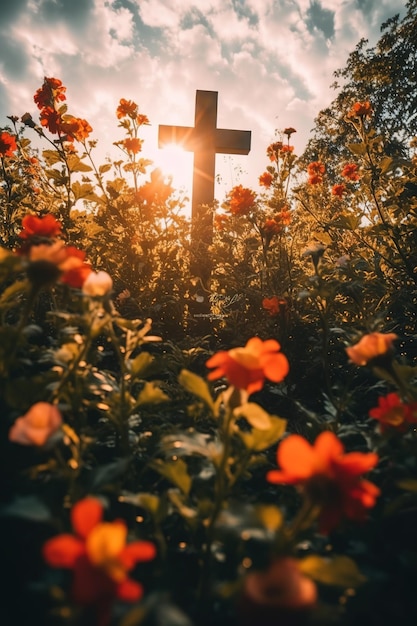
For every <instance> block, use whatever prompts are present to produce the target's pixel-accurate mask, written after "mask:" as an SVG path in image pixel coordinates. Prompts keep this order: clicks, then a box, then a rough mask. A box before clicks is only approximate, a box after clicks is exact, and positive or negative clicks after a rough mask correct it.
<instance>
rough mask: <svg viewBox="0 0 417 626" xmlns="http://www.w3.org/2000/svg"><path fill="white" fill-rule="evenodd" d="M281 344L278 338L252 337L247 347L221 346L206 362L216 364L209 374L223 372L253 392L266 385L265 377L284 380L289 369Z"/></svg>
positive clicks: (211, 376) (233, 382)
mask: <svg viewBox="0 0 417 626" xmlns="http://www.w3.org/2000/svg"><path fill="white" fill-rule="evenodd" d="M280 349H281V346H280V344H279V343H278V341H275V339H267V340H266V341H262V340H261V339H259V337H252V339H249V341H248V342H247V343H246V345H245V347H244V348H233V349H232V350H228V351H226V350H221V351H220V352H217V353H216V354H214V355H213V356H212V357H211V358H210V359H209V360H208V361H207V363H206V365H207V367H213V368H215V369H214V370H213V371H212V372H210V373H209V374H208V377H207V378H208V380H216V379H217V378H222V377H223V376H224V377H226V378H227V380H228V381H229V383H230V384H231V385H233V386H234V387H237V388H238V389H245V390H246V391H247V392H248V393H249V394H251V393H253V392H254V391H259V389H262V387H263V384H264V382H265V379H268V380H271V381H273V382H275V383H279V382H281V381H282V380H283V379H284V378H285V376H286V375H287V374H288V372H289V364H288V360H287V357H286V356H285V355H284V354H282V353H281V352H279V350H280Z"/></svg>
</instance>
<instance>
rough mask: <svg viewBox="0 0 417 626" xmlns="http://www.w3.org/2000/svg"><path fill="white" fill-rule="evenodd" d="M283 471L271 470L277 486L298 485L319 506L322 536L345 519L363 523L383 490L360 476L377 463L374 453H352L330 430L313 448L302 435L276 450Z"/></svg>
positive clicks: (296, 436) (318, 438)
mask: <svg viewBox="0 0 417 626" xmlns="http://www.w3.org/2000/svg"><path fill="white" fill-rule="evenodd" d="M277 463H278V465H279V466H280V467H281V469H280V470H271V471H269V472H268V474H267V480H268V481H269V482H271V483H274V484H290V485H298V486H299V487H300V489H301V491H302V492H303V493H304V495H305V497H306V498H307V499H308V500H309V501H310V502H311V504H312V505H315V506H319V507H320V513H319V527H320V531H321V532H322V533H325V534H327V533H329V532H330V531H331V530H333V529H334V528H336V527H337V526H338V524H339V523H340V521H341V520H342V518H343V517H346V518H348V519H351V520H357V521H361V520H363V519H365V517H366V510H367V509H370V508H372V507H373V506H374V505H375V501H376V498H377V496H378V495H379V493H380V490H379V489H378V487H376V485H374V484H373V483H371V482H369V481H367V480H364V479H363V478H362V477H361V474H363V473H365V472H368V471H369V470H371V469H372V468H373V467H375V465H376V464H377V463H378V455H377V454H375V453H373V452H368V453H362V452H350V453H347V454H345V453H344V447H343V445H342V443H341V441H340V440H339V439H338V438H337V437H336V435H335V434H334V433H332V432H330V431H325V432H322V433H320V435H319V436H318V437H317V439H316V441H315V442H314V445H311V444H310V443H309V442H308V441H307V440H306V439H304V437H302V436H301V435H290V436H289V437H287V439H284V441H282V442H281V444H280V445H279V446H278V449H277Z"/></svg>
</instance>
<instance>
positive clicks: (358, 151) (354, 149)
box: [347, 143, 366, 156]
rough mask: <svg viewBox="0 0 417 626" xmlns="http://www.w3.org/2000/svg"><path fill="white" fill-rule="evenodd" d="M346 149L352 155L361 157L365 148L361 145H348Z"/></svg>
mask: <svg viewBox="0 0 417 626" xmlns="http://www.w3.org/2000/svg"><path fill="white" fill-rule="evenodd" d="M347 147H348V149H349V150H350V151H351V152H352V154H356V155H358V156H362V155H363V154H365V153H366V146H365V144H363V143H348V145H347Z"/></svg>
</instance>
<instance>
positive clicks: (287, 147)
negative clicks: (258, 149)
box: [281, 144, 294, 153]
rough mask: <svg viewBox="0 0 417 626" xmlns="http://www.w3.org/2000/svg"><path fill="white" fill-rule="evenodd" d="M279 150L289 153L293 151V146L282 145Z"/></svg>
mask: <svg viewBox="0 0 417 626" xmlns="http://www.w3.org/2000/svg"><path fill="white" fill-rule="evenodd" d="M281 152H283V153H285V152H289V153H291V152H294V146H289V145H288V144H287V145H284V146H282V148H281Z"/></svg>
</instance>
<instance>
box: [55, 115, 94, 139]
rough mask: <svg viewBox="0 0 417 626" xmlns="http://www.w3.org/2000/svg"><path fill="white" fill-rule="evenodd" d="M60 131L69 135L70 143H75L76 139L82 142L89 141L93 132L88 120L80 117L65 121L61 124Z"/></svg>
mask: <svg viewBox="0 0 417 626" xmlns="http://www.w3.org/2000/svg"><path fill="white" fill-rule="evenodd" d="M60 130H61V131H62V132H63V133H65V134H66V135H67V139H68V141H74V139H76V140H77V141H82V140H83V139H87V137H88V136H89V135H90V133H91V132H92V131H93V129H92V128H91V126H90V124H89V123H88V122H87V121H86V120H83V119H81V118H78V117H72V118H69V119H65V120H64V121H63V122H62V124H61V128H60Z"/></svg>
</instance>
